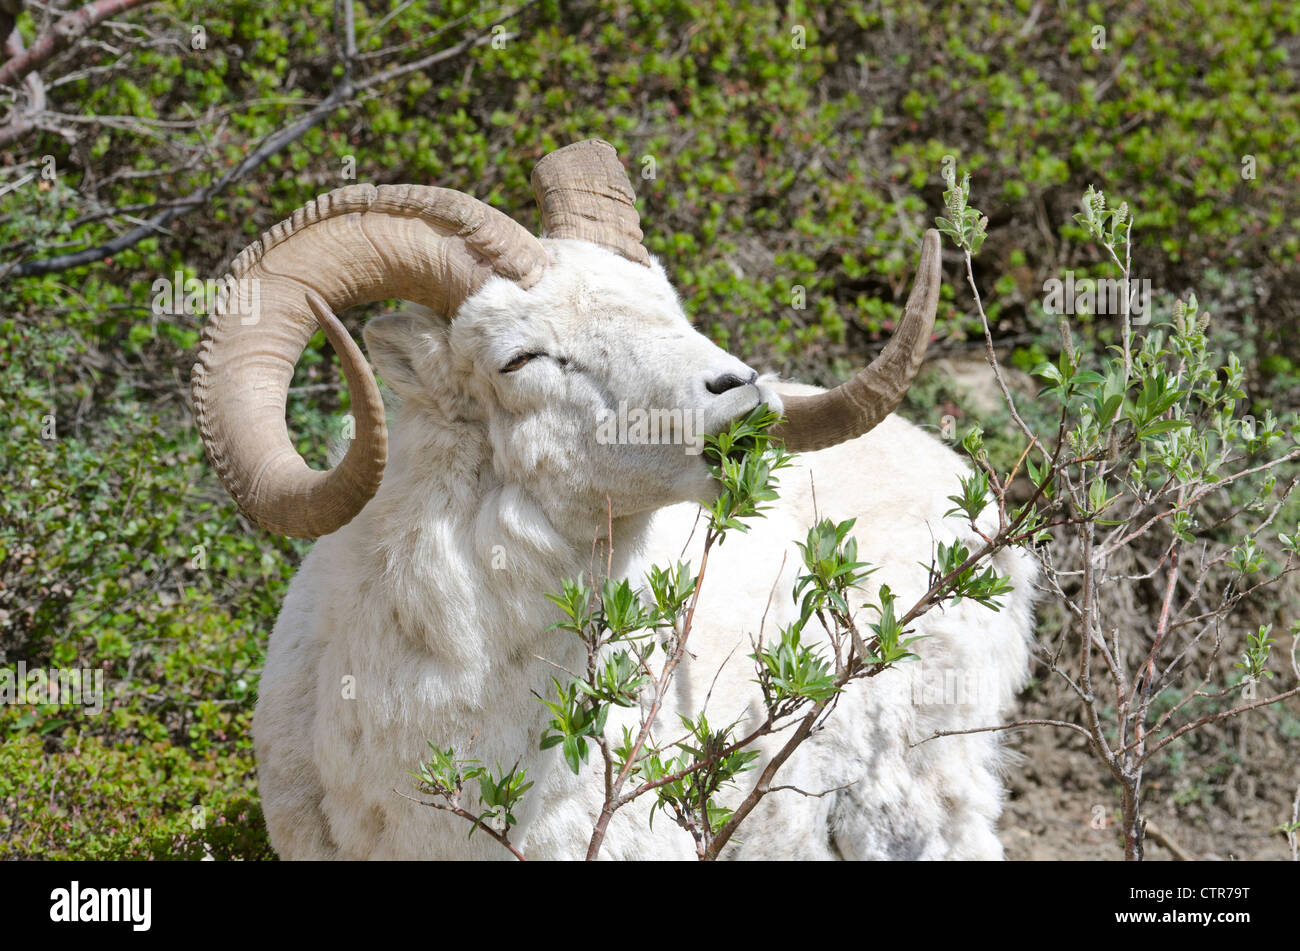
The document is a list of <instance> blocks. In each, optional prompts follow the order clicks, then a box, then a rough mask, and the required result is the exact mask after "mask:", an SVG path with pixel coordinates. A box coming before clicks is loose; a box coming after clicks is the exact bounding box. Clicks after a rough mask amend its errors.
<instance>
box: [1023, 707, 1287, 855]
mask: <svg viewBox="0 0 1300 951" xmlns="http://www.w3.org/2000/svg"><path fill="white" fill-rule="evenodd" d="M1033 706H1034V705H1027V706H1026V707H1024V709H1023V714H1022V715H1024V716H1037V715H1041V713H1042V712H1043V711H1041V710H1039V711H1035V710H1034V709H1033ZM1287 714H1288V711H1282V712H1280V713H1279V712H1270V713H1269V714H1260V713H1259V712H1258V711H1256V712H1255V714H1254V715H1253V717H1251V718H1250V719H1248V720H1246V721H1245V723H1244V725H1232V726H1223V727H1221V728H1219V729H1217V730H1215V732H1214V733H1212V734H1210V733H1207V734H1204V735H1202V736H1201V737H1199V738H1197V739H1194V740H1192V743H1195V744H1196V746H1189V747H1188V749H1187V750H1186V751H1184V752H1183V754H1182V757H1180V758H1179V759H1181V763H1182V765H1181V766H1180V768H1177V769H1174V768H1171V767H1170V766H1168V765H1157V767H1156V768H1154V769H1152V770H1151V771H1150V772H1149V774H1148V775H1149V777H1150V778H1149V781H1148V783H1147V786H1146V793H1145V795H1144V797H1143V804H1144V806H1145V809H1146V813H1145V814H1146V816H1147V818H1148V820H1149V821H1150V822H1151V823H1152V824H1153V825H1154V826H1155V827H1156V828H1157V829H1158V834H1157V837H1156V839H1155V840H1154V841H1153V838H1152V837H1151V836H1150V835H1149V836H1148V838H1147V841H1146V855H1145V858H1146V860H1147V861H1170V860H1174V859H1176V858H1178V856H1177V855H1176V854H1175V853H1174V852H1173V851H1171V850H1170V849H1169V848H1168V847H1166V846H1165V845H1163V844H1161V843H1160V841H1159V837H1161V836H1163V837H1165V838H1167V839H1168V840H1171V841H1172V843H1173V845H1174V847H1175V849H1176V850H1178V851H1181V852H1182V853H1184V854H1185V855H1186V857H1187V858H1192V859H1209V860H1223V861H1244V860H1289V859H1290V858H1291V850H1290V847H1289V845H1288V844H1287V840H1286V837H1285V836H1284V835H1283V834H1282V833H1280V832H1278V831H1275V830H1276V829H1277V827H1278V826H1279V825H1281V824H1282V823H1283V822H1284V821H1288V820H1289V818H1290V815H1291V809H1292V802H1293V800H1294V797H1295V795H1296V786H1297V784H1300V742H1298V741H1297V739H1296V738H1295V737H1290V736H1288V735H1287V733H1288V732H1290V730H1289V728H1288V720H1293V719H1294V711H1290V714H1291V715H1290V717H1289V718H1288V715H1287ZM1248 716H1249V715H1248ZM1217 726H1218V725H1217V724H1216V725H1212V726H1211V727H1207V728H1206V729H1207V730H1213V729H1214V728H1215V727H1217ZM1187 742H1188V741H1187V739H1186V738H1184V739H1183V740H1180V741H1178V743H1187ZM1178 743H1175V744H1171V746H1170V747H1169V749H1170V750H1174V749H1175V747H1176V746H1177V745H1178ZM1008 746H1009V747H1010V748H1011V749H1013V750H1015V751H1016V753H1017V756H1016V759H1017V760H1018V762H1013V763H1012V765H1011V769H1010V771H1009V775H1008V777H1007V788H1008V790H1009V799H1008V802H1007V805H1006V808H1005V809H1004V810H1003V813H1002V826H1001V835H1002V844H1003V846H1004V847H1005V849H1006V857H1007V858H1008V859H1012V860H1021V859H1031V860H1059V859H1074V860H1088V861H1120V860H1122V859H1123V858H1124V848H1123V838H1122V836H1121V834H1120V826H1119V822H1118V818H1119V802H1120V797H1119V787H1118V785H1117V784H1116V783H1115V782H1114V781H1113V780H1110V779H1109V776H1108V775H1107V774H1106V772H1105V768H1104V767H1103V766H1102V765H1101V764H1100V763H1099V762H1098V761H1097V760H1096V759H1095V758H1094V757H1093V755H1092V753H1091V752H1090V751H1089V750H1088V749H1087V748H1086V743H1085V741H1084V739H1083V737H1081V736H1078V735H1076V734H1074V733H1069V732H1067V731H1064V730H1059V729H1050V728H1042V727H1033V728H1027V729H1024V730H1020V731H1016V732H1015V733H1014V734H1012V736H1011V737H1010V738H1009V741H1008ZM1243 748H1244V755H1242V751H1243ZM1228 751H1234V752H1236V753H1237V754H1238V755H1235V756H1231V755H1228ZM1218 754H1221V755H1218ZM1176 755H1177V754H1176ZM1179 759H1175V763H1177V762H1179ZM1216 759H1217V761H1216Z"/></svg>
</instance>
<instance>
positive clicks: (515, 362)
mask: <svg viewBox="0 0 1300 951" xmlns="http://www.w3.org/2000/svg"><path fill="white" fill-rule="evenodd" d="M540 356H541V354H540V353H521V354H518V355H517V356H515V357H514V358H513V359H511V361H510V362H509V363H507V364H506V365H505V366H503V367H502V368H501V370H500V372H501V373H514V372H515V371H516V370H518V369H519V368H520V367H521V366H523V365H524V364H525V363H527V362H528V361H529V360H531V359H532V358H533V357H540Z"/></svg>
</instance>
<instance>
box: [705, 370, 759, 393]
mask: <svg viewBox="0 0 1300 951" xmlns="http://www.w3.org/2000/svg"><path fill="white" fill-rule="evenodd" d="M756 379H758V374H756V373H751V374H750V377H749V379H748V380H742V379H741V378H740V377H738V376H736V374H734V373H725V374H723V375H722V376H720V377H718V378H717V379H716V380H710V381H709V382H708V383H706V384H704V386H705V388H706V389H707V390H708V391H709V392H710V393H712V394H713V395H714V396H721V395H722V394H723V393H725V392H727V390H734V389H735V388H736V387H738V386H745V385H747V384H749V383H753V382H754V381H755V380H756Z"/></svg>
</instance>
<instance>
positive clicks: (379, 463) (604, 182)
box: [193, 140, 939, 537]
mask: <svg viewBox="0 0 1300 951" xmlns="http://www.w3.org/2000/svg"><path fill="white" fill-rule="evenodd" d="M532 183H533V190H534V193H535V194H536V197H537V201H538V203H539V205H540V207H541V216H542V227H543V231H544V234H545V237H544V238H542V239H540V240H539V239H538V238H535V237H533V236H532V235H531V234H530V233H529V232H528V231H527V230H526V229H524V228H523V227H522V226H520V225H519V224H517V223H516V222H514V221H513V220H511V219H510V218H508V217H506V216H505V215H503V214H501V213H500V212H498V211H495V210H494V209H492V208H490V207H488V206H487V205H485V204H483V203H482V202H480V201H478V200H476V199H474V198H471V197H469V196H468V195H465V194H462V193H460V192H456V191H450V190H448V189H444V188H434V187H428V186H417V185H381V186H378V187H376V186H372V185H353V186H349V187H347V188H341V189H339V190H337V191H333V192H330V193H329V194H326V195H323V196H321V197H320V198H318V199H316V201H314V202H312V203H311V204H309V205H307V206H306V207H304V208H300V209H299V210H298V211H297V212H295V213H294V215H293V217H292V218H290V219H289V220H287V221H284V222H281V223H280V224H279V225H277V226H276V227H274V228H272V229H271V230H270V231H269V232H267V233H266V234H265V235H263V236H262V238H261V240H260V241H257V242H255V243H254V244H253V245H251V246H250V247H248V248H247V249H246V250H245V251H244V252H243V253H242V254H240V255H239V257H238V258H236V259H235V262H234V263H233V264H232V265H231V273H230V275H229V276H228V277H227V281H226V290H227V291H228V293H223V294H222V296H221V299H220V300H219V302H218V307H217V309H216V313H215V314H214V315H213V317H212V319H211V320H210V322H209V323H208V325H207V327H206V328H205V331H204V335H203V344H202V348H201V352H200V356H199V361H198V363H197V364H196V365H195V367H194V375H193V388H194V405H195V411H196V414H197V417H198V423H199V431H200V433H201V434H202V436H203V441H204V444H205V445H206V447H207V450H208V455H209V457H210V458H211V460H212V462H213V465H214V466H215V467H216V469H217V472H218V474H219V475H220V477H221V479H222V482H223V483H224V484H225V486H226V488H227V489H228V490H229V491H230V493H231V495H232V496H234V498H235V499H236V501H237V502H238V503H239V505H240V507H241V508H242V509H243V510H244V511H245V512H246V513H247V514H248V515H249V516H250V517H251V518H253V519H254V520H255V521H256V522H257V523H258V524H260V525H262V526H263V527H264V528H267V529H269V530H271V531H275V532H280V533H282V534H286V535H296V536H306V537H318V536H321V535H326V534H328V533H330V532H333V531H335V530H336V529H338V528H339V527H341V526H343V525H345V524H346V523H347V522H348V521H350V520H351V519H352V518H353V517H354V516H355V515H356V514H357V513H358V512H360V511H361V509H362V508H363V507H364V506H365V505H366V503H367V502H368V501H369V500H370V498H371V497H372V496H373V495H374V494H375V492H376V491H377V490H378V488H379V484H380V480H381V478H382V476H383V472H384V466H385V464H386V461H387V455H388V435H387V428H386V424H385V420H384V407H383V403H382V400H381V398H380V394H379V390H378V387H377V386H376V383H375V378H374V375H373V374H372V372H371V370H370V366H369V365H368V364H367V362H366V360H365V358H364V357H363V356H362V354H361V351H360V350H359V349H358V348H357V345H356V343H355V342H354V341H353V340H352V337H351V336H350V335H349V334H348V332H347V331H346V330H345V329H344V328H343V326H342V324H341V323H340V322H339V321H338V319H337V317H335V313H336V312H338V311H341V310H343V309H345V308H348V307H352V306H356V305H359V304H365V303H370V302H373V301H376V300H384V299H389V298H401V299H404V300H409V301H413V302H415V303H417V304H420V305H423V308H424V309H423V310H421V311H420V312H418V313H409V314H403V315H394V316H388V317H381V318H377V319H376V320H374V321H371V322H370V324H369V325H368V326H367V327H366V331H365V336H366V343H367V347H368V349H369V351H370V355H371V358H372V359H373V360H374V361H375V364H376V366H377V367H378V368H379V371H380V374H381V375H382V376H383V378H384V379H385V381H386V382H388V383H389V385H390V386H392V388H393V389H394V390H395V391H396V392H397V393H398V394H399V395H401V396H402V397H403V399H404V401H406V402H407V403H408V404H410V405H411V406H412V407H413V408H415V409H416V410H417V411H419V410H421V409H424V410H427V411H428V412H430V413H440V414H443V415H444V416H448V415H450V416H452V417H453V418H454V419H456V420H460V421H462V422H463V423H464V424H465V425H466V426H469V427H474V429H475V432H476V433H478V434H480V436H481V438H482V439H485V440H486V444H487V445H488V446H490V447H491V452H492V460H493V466H494V467H495V469H496V470H497V475H498V476H499V477H500V478H502V479H504V480H517V481H520V482H522V483H524V484H528V485H530V486H531V487H533V488H534V489H535V491H537V492H538V493H539V494H540V496H541V497H540V498H539V501H540V502H541V503H542V504H543V505H546V503H547V501H548V499H547V498H546V497H547V495H548V494H549V495H550V496H552V497H553V498H554V499H558V498H559V497H560V496H564V497H565V498H566V499H567V500H568V501H569V504H573V503H577V504H580V505H581V504H586V505H589V507H591V508H592V510H593V511H598V512H602V513H603V512H604V511H605V504H606V503H605V499H606V497H608V498H609V499H610V500H611V502H612V504H613V506H614V514H615V515H627V514H632V513H634V512H637V511H641V510H644V509H647V508H655V507H658V506H661V505H665V504H669V503H672V502H677V501H686V500H690V499H694V498H699V497H702V496H704V495H705V494H706V493H707V492H708V491H709V477H708V471H707V467H706V465H705V463H704V461H703V459H702V458H701V456H700V455H699V454H698V451H695V452H692V451H691V449H692V445H693V444H694V448H696V449H698V443H696V442H695V440H698V438H699V436H700V435H701V434H702V432H707V433H712V432H716V431H717V430H718V429H720V428H722V427H723V426H725V425H726V423H727V422H728V421H729V420H731V419H732V418H734V417H735V416H738V415H741V414H743V413H746V412H748V411H749V410H750V409H752V408H753V407H754V406H755V405H757V404H758V403H759V402H763V401H766V402H769V403H771V404H773V405H775V406H778V407H781V406H782V405H783V409H784V413H785V416H786V419H787V422H786V423H785V424H784V425H783V427H782V429H781V432H780V435H782V436H783V437H784V439H785V441H786V444H787V447H788V448H790V449H791V450H794V451H811V450H816V449H821V448H824V447H827V446H830V445H834V444H835V443H838V442H843V441H844V440H847V439H852V438H854V437H855V436H858V435H861V434H862V433H864V432H866V431H867V430H869V429H870V428H871V427H872V426H874V425H876V423H878V422H880V420H882V419H883V418H884V417H885V416H887V415H888V414H889V413H890V412H892V411H893V410H894V408H895V407H896V406H897V405H898V403H899V401H900V400H901V399H902V397H903V394H904V393H905V392H906V390H907V387H908V385H909V384H910V383H911V380H912V377H913V376H914V375H915V373H916V370H917V368H918V366H919V365H920V362H921V357H922V355H923V354H924V351H925V346H926V344H927V342H928V341H929V336H930V330H931V328H932V326H933V323H934V313H935V307H936V303H937V300H938V291H939V241H938V235H937V234H936V233H935V232H933V231H931V232H928V233H927V234H926V236H925V240H924V243H923V246H922V251H921V262H920V267H919V271H918V275H917V280H916V283H915V286H914V288H913V290H912V294H911V297H910V298H909V300H908V303H907V308H906V313H905V315H904V318H903V320H902V322H901V323H900V325H899V328H898V330H897V331H896V333H895V334H894V338H893V339H892V340H891V341H890V343H889V345H888V346H887V347H886V348H885V350H884V351H883V352H882V353H881V355H880V356H879V357H878V358H877V359H876V360H875V361H874V362H873V363H872V364H871V365H870V366H868V367H867V368H866V369H864V370H862V371H861V372H860V373H858V374H857V375H856V376H855V377H854V378H853V379H852V380H849V381H848V382H847V383H845V384H843V385H842V386H839V387H837V388H836V389H834V390H831V391H829V392H827V393H819V394H816V395H812V396H786V397H785V398H784V401H783V402H782V399H781V397H780V396H778V395H777V394H776V393H775V392H773V391H772V390H770V389H769V387H768V386H767V385H766V383H765V382H763V381H760V380H759V379H758V377H757V374H756V373H755V372H754V371H753V370H752V369H750V368H749V367H748V366H746V365H745V364H744V363H742V362H741V361H739V360H737V359H735V358H734V357H732V356H730V355H728V354H727V353H726V352H724V351H722V350H720V349H719V348H718V347H716V346H714V345H713V344H712V343H710V342H709V341H708V340H707V339H706V338H705V337H704V336H703V335H702V334H700V333H698V332H697V331H695V330H694V329H693V328H692V327H691V325H690V322H689V321H688V320H687V319H686V316H685V314H683V312H682V309H681V306H680V304H679V302H678V299H677V295H676V294H675V292H674V291H673V288H672V286H671V284H670V283H669V282H668V279H667V277H666V276H665V274H664V272H663V268H662V267H660V265H659V264H658V263H657V262H655V261H654V260H653V259H652V258H651V257H650V255H649V254H648V253H647V252H646V250H645V248H643V247H642V246H641V229H640V227H639V223H638V219H637V213H636V208H635V205H634V204H633V200H634V195H633V193H632V189H631V187H630V185H629V183H628V179H627V175H626V173H625V172H624V170H623V167H622V165H621V164H620V163H619V160H618V156H617V154H616V153H615V151H614V149H613V147H612V146H610V145H609V144H608V143H606V142H602V141H599V140H589V141H585V142H579V143H577V144H574V145H571V146H568V147H567V148H563V149H559V150H558V151H555V152H552V153H551V154H549V155H547V156H546V157H545V158H543V159H542V160H541V161H540V162H538V164H537V167H536V169H535V170H534V172H533V179H532ZM318 327H320V328H323V329H324V331H325V334H326V336H327V337H328V339H329V341H330V344H331V345H332V346H333V347H334V349H335V351H336V352H337V353H338V354H339V357H340V359H341V361H342V365H343V372H344V374H345V376H346V377H347V381H348V386H349V388H350V392H351V397H352V411H353V415H354V417H355V420H356V435H355V438H354V439H353V440H352V443H351V445H350V446H349V448H348V451H347V455H346V456H345V457H344V458H343V460H342V461H341V462H340V463H339V464H338V465H337V466H335V467H334V468H332V469H330V470H328V471H324V472H322V471H317V470H314V469H311V468H310V467H308V465H307V464H306V462H304V460H303V459H302V457H301V456H300V455H299V454H298V452H297V451H296V450H295V449H294V447H293V444H292V442H291V441H290V439H289V433H288V429H287V427H286V424H285V403H286V397H287V394H288V388H289V383H290V380H291V379H292V377H293V370H294V365H295V364H296V363H297V361H298V358H299V357H300V356H301V354H302V351H303V349H304V347H305V346H306V345H307V342H308V341H309V340H310V338H311V336H312V334H313V333H314V332H315V331H316V330H317V328H318ZM632 413H641V414H656V415H655V422H654V425H656V426H659V427H660V429H661V431H659V432H658V433H657V436H656V438H655V439H654V440H653V441H647V440H644V439H637V438H630V439H629V438H614V439H610V438H601V437H602V433H603V434H604V435H606V436H608V435H609V434H610V433H611V432H613V431H617V433H618V435H619V436H620V437H625V436H627V434H628V429H629V425H628V424H627V423H626V422H625V421H624V419H625V418H626V417H627V416H628V415H629V414H632ZM611 417H612V418H613V419H612V421H611ZM620 417H624V419H620ZM636 425H637V421H633V422H632V423H631V426H632V427H633V428H634V427H635V426H636ZM611 426H612V427H614V429H613V430H611V429H610V428H609V427H611ZM663 426H667V427H669V429H673V427H676V429H675V430H674V431H672V432H668V433H666V434H665V432H663V431H662V427H663ZM619 427H621V428H619ZM701 431H702V432H701ZM632 435H633V437H635V435H636V433H635V432H633V434H632ZM665 436H667V438H665ZM684 448H685V449H686V451H683V449H684ZM429 464H431V465H436V464H438V459H436V458H435V459H430V460H429Z"/></svg>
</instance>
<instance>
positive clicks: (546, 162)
mask: <svg viewBox="0 0 1300 951" xmlns="http://www.w3.org/2000/svg"><path fill="white" fill-rule="evenodd" d="M532 185H533V195H534V196H535V197H536V199H537V205H538V208H539V209H540V210H541V213H542V233H543V236H544V237H547V238H578V239H580V240H582V241H590V242H591V243H592V244H598V245H600V246H601V247H602V248H605V249H607V250H609V251H613V252H614V253H615V254H621V255H622V256H623V257H625V258H627V259H628V260H629V261H634V262H635V263H637V264H644V265H645V266H646V267H649V266H650V254H649V253H648V252H647V251H646V249H645V248H644V247H642V246H641V239H642V237H643V235H642V234H641V219H640V216H639V215H638V214H637V210H636V193H635V192H633V191H632V184H631V182H630V181H629V180H628V177H627V172H626V171H624V170H623V163H622V162H620V161H619V160H618V152H617V151H615V149H614V146H612V145H610V144H609V143H608V142H606V141H604V140H603V139H586V140H585V141H582V142H575V143H573V144H572V145H566V146H565V147H564V148H562V149H556V150H555V151H554V152H551V153H550V154H548V155H546V156H544V157H543V158H542V159H541V160H540V161H539V162H538V163H537V165H536V166H535V167H534V168H533V176H532Z"/></svg>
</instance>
